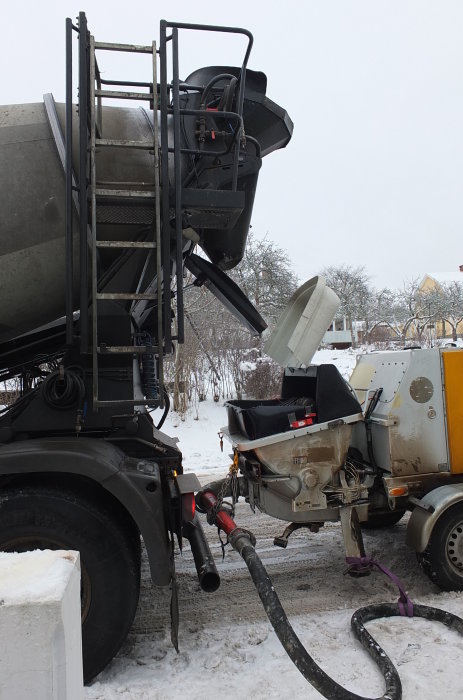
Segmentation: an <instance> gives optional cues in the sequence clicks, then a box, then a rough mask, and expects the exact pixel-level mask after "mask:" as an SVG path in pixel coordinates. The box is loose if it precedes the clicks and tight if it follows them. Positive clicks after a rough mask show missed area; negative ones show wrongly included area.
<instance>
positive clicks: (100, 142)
mask: <svg viewBox="0 0 463 700" xmlns="http://www.w3.org/2000/svg"><path fill="white" fill-rule="evenodd" d="M95 145H96V146H111V147H112V146H117V147H118V148H143V149H146V150H150V149H151V150H153V148H154V145H153V142H152V141H120V140H117V139H95Z"/></svg>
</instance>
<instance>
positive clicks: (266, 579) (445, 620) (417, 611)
mask: <svg viewBox="0 0 463 700" xmlns="http://www.w3.org/2000/svg"><path fill="white" fill-rule="evenodd" d="M220 483H221V482H215V483H213V484H209V485H208V486H206V487H205V488H204V489H203V490H202V491H199V492H198V493H197V494H196V503H197V506H199V507H200V509H201V510H203V511H204V512H206V513H207V518H208V522H209V523H210V524H216V525H218V527H219V528H220V529H222V530H223V531H224V532H225V533H226V534H227V535H228V540H229V542H230V544H231V546H232V547H233V549H235V550H236V551H237V552H238V554H240V556H241V557H242V558H243V560H244V562H245V564H246V566H247V567H248V569H249V573H250V574H251V578H252V580H253V582H254V585H255V587H256V589H257V592H258V594H259V597H260V599H261V601H262V604H263V606H264V610H265V612H266V614H267V617H268V619H269V620H270V623H271V625H272V627H273V629H274V630H275V633H276V635H277V637H278V639H279V640H280V642H281V644H282V645H283V648H284V649H285V651H286V653H287V654H288V656H289V658H290V659H291V661H292V662H293V663H294V665H295V666H296V668H297V669H298V671H300V673H302V675H303V676H304V678H305V679H306V680H307V681H308V682H309V683H311V685H313V687H314V688H316V689H317V690H318V692H319V693H321V694H322V695H323V696H324V697H325V698H328V700H402V684H401V682H400V677H399V674H398V673H397V669H396V668H395V666H394V664H393V663H392V661H391V660H390V658H389V657H388V656H387V655H386V653H385V652H384V651H383V649H382V648H381V647H380V646H379V644H378V643H377V642H376V641H375V640H374V638H373V637H372V636H371V634H370V633H369V632H368V631H367V630H366V629H365V623H367V622H371V620H376V619H378V618H382V617H396V616H401V615H402V614H403V609H404V605H403V604H402V605H401V606H399V604H398V603H378V604H373V605H368V606H366V607H364V608H360V609H359V610H357V611H356V612H355V613H354V614H353V615H352V618H351V627H352V631H353V633H354V634H355V636H356V637H357V639H358V640H359V642H360V644H361V645H362V646H363V648H364V649H365V650H366V651H367V652H368V654H369V656H370V657H371V658H372V659H373V661H374V662H375V663H376V664H377V666H378V667H379V669H380V671H381V673H382V674H383V677H384V681H385V684H386V691H385V693H383V695H381V697H379V698H376V699H373V698H367V697H365V696H363V695H357V694H356V693H352V692H351V691H349V690H346V689H345V688H343V687H342V686H341V685H339V683H336V681H335V680H333V679H332V678H330V676H328V674H327V673H325V671H323V670H322V669H321V668H320V666H319V665H318V664H317V663H316V662H315V661H314V659H313V658H312V657H311V656H310V654H309V653H308V651H307V650H306V649H305V647H304V646H303V644H302V642H301V641H300V639H299V637H298V636H297V634H296V633H295V631H294V630H293V628H292V626H291V624H290V622H289V620H288V618H287V616H286V613H285V611H284V609H283V606H282V604H281V602H280V599H279V597H278V594H277V592H276V591H275V588H274V586H273V583H272V580H271V578H270V576H269V575H268V573H267V571H266V569H265V567H264V565H263V564H262V562H261V560H260V558H259V556H258V554H257V552H256V550H255V548H254V544H255V541H256V540H255V537H254V535H253V534H252V533H251V532H249V531H247V530H244V529H242V528H240V527H238V526H237V525H236V523H235V521H234V520H233V519H232V518H231V517H230V515H229V514H228V513H227V511H226V510H223V509H221V508H220V501H219V500H218V499H217V495H216V493H215V492H214V491H216V490H217V489H220ZM399 590H400V587H399ZM408 603H410V608H411V609H412V610H411V609H410V611H409V614H410V615H411V614H412V611H413V615H414V616H416V617H422V618H424V619H426V620H431V621H436V622H441V623H442V624H444V625H446V626H447V627H449V628H450V629H453V630H455V631H456V632H459V633H460V634H461V635H463V620H462V619H461V618H460V617H457V616H456V615H453V613H449V612H447V611H445V610H439V609H438V608H433V607H428V606H426V605H414V604H413V605H412V604H411V601H408ZM407 608H409V606H408V604H407Z"/></svg>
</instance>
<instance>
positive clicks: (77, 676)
mask: <svg viewBox="0 0 463 700" xmlns="http://www.w3.org/2000/svg"><path fill="white" fill-rule="evenodd" d="M0 630H1V632H0V700H26V699H27V700H29V699H30V698H33V700H82V699H83V697H84V690H83V675H82V633H81V621H80V563H79V553H78V552H72V551H51V550H45V551H39V550H37V551H34V552H24V553H22V554H17V553H6V552H0Z"/></svg>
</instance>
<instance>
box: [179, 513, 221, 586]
mask: <svg viewBox="0 0 463 700" xmlns="http://www.w3.org/2000/svg"><path fill="white" fill-rule="evenodd" d="M183 534H184V535H185V537H186V538H187V540H188V541H189V543H190V547H191V551H192V553H193V559H194V562H195V566H196V571H197V574H198V579H199V585H200V586H201V588H202V589H203V591H206V593H213V592H214V591H216V590H217V589H218V587H219V586H220V576H219V572H218V571H217V569H216V566H215V564H214V559H213V557H212V553H211V550H210V549H209V545H208V543H207V540H206V537H205V535H204V531H203V528H202V525H201V522H200V520H199V518H198V516H197V515H195V516H194V518H193V520H191V521H190V522H187V523H185V524H184V525H183Z"/></svg>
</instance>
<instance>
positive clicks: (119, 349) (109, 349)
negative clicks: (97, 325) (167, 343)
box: [98, 345, 157, 355]
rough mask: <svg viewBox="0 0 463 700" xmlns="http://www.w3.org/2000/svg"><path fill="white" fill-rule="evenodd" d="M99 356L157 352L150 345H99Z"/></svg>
mask: <svg viewBox="0 0 463 700" xmlns="http://www.w3.org/2000/svg"><path fill="white" fill-rule="evenodd" d="M98 352H99V353H100V355H133V354H137V355H145V354H146V353H148V354H152V353H154V352H157V347H155V346H150V345H100V347H99V348H98Z"/></svg>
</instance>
